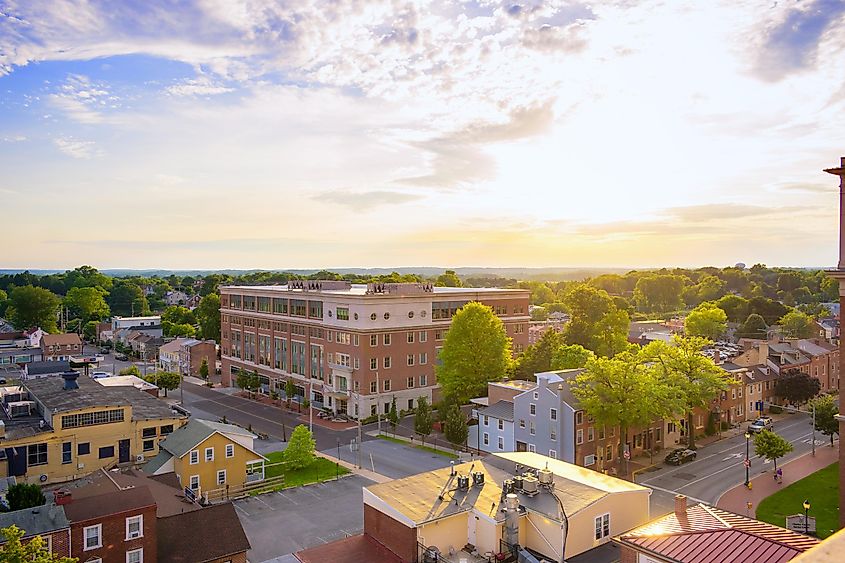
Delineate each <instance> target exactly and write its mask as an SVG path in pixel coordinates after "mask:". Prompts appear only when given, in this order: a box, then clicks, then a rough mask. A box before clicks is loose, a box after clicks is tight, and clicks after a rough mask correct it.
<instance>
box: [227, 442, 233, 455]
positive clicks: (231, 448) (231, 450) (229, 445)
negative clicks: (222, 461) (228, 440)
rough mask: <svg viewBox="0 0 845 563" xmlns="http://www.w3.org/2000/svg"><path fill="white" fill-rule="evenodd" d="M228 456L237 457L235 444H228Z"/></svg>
mask: <svg viewBox="0 0 845 563" xmlns="http://www.w3.org/2000/svg"><path fill="white" fill-rule="evenodd" d="M226 457H235V444H226Z"/></svg>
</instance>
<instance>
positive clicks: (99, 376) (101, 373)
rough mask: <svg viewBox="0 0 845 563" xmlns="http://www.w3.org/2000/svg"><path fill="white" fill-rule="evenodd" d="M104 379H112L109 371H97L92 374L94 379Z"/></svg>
mask: <svg viewBox="0 0 845 563" xmlns="http://www.w3.org/2000/svg"><path fill="white" fill-rule="evenodd" d="M104 377H111V374H110V373H109V372H107V371H95V372H94V373H92V374H91V378H92V379H103V378H104Z"/></svg>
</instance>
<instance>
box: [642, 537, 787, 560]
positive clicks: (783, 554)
mask: <svg viewBox="0 0 845 563" xmlns="http://www.w3.org/2000/svg"><path fill="white" fill-rule="evenodd" d="M627 542H628V543H630V544H632V545H635V546H637V547H638V548H639V549H640V550H641V551H643V552H645V553H647V554H654V555H658V556H662V557H667V558H669V559H670V560H671V561H679V562H682V563H712V562H713V561H742V562H743V563H781V562H785V561H789V560H790V559H793V558H794V557H795V556H796V555H798V554H799V553H801V552H800V551H799V550H797V549H795V548H793V547H789V546H788V545H784V544H782V543H779V542H777V541H774V540H770V539H767V538H765V537H761V536H758V535H755V534H752V533H749V532H746V531H743V530H736V529H731V528H728V529H721V530H701V531H691V532H677V533H674V534H668V535H661V536H639V537H632V538H629V539H628V540H627Z"/></svg>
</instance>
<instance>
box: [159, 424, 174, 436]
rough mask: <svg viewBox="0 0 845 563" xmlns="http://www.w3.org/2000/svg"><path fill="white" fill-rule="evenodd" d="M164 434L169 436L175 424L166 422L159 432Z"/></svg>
mask: <svg viewBox="0 0 845 563" xmlns="http://www.w3.org/2000/svg"><path fill="white" fill-rule="evenodd" d="M159 433H160V434H161V435H162V436H167V435H168V434H173V425H172V424H165V425H164V426H162V427H161V430H160V432H159Z"/></svg>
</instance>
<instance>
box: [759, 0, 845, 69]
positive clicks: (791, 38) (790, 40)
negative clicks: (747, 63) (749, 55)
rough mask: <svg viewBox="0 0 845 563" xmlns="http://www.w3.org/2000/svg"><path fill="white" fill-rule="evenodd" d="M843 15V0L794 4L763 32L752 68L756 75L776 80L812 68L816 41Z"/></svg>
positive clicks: (817, 0) (823, 0)
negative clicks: (755, 62)
mask: <svg viewBox="0 0 845 563" xmlns="http://www.w3.org/2000/svg"><path fill="white" fill-rule="evenodd" d="M843 14H845V1H843V0H815V1H813V2H809V3H802V4H798V3H796V5H795V7H794V8H792V9H790V10H789V11H788V12H787V13H786V15H785V17H784V18H783V20H782V21H780V22H778V23H777V24H776V25H774V26H773V27H771V28H770V29H768V30H767V31H766V33H765V37H764V43H763V45H762V47H761V49H760V52H759V54H758V58H757V64H756V66H755V72H756V74H757V76H759V77H760V78H762V79H764V80H768V81H778V80H781V79H782V78H784V77H786V76H787V75H789V74H791V73H792V72H795V71H800V70H804V69H806V68H807V67H811V66H813V65H814V64H815V62H816V54H817V52H818V47H819V42H820V41H821V40H822V37H823V36H824V34H825V32H826V31H827V30H828V29H829V28H830V27H831V26H832V25H833V24H834V23H835V22H836V21H837V20H838V19H840V18H841V17H842V15H843Z"/></svg>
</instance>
